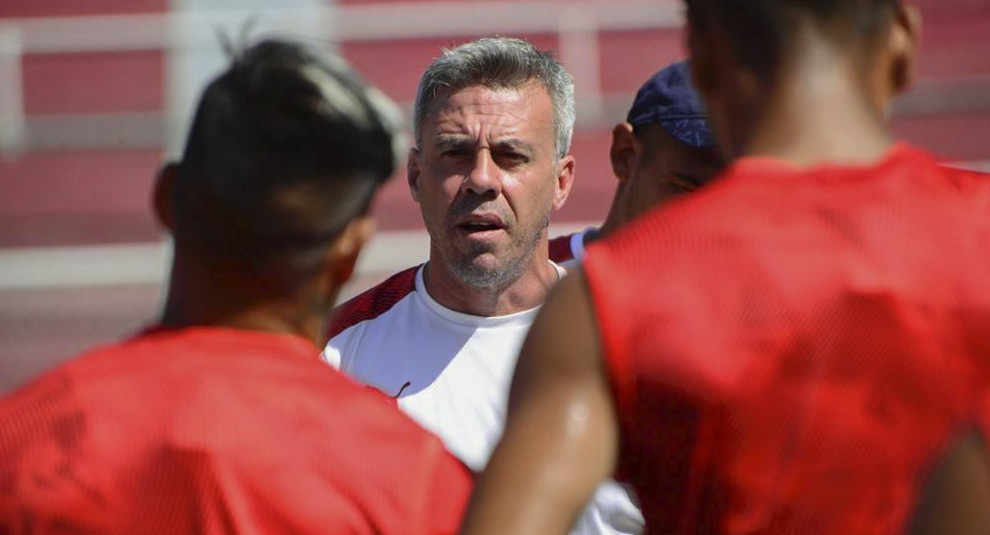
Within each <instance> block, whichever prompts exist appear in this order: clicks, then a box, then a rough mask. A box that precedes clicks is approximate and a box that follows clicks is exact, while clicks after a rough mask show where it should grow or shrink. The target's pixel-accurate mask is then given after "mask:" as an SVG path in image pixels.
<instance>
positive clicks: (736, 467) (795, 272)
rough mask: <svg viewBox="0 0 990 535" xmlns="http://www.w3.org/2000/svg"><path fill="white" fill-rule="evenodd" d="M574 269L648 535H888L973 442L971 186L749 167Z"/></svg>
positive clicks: (983, 222)
mask: <svg viewBox="0 0 990 535" xmlns="http://www.w3.org/2000/svg"><path fill="white" fill-rule="evenodd" d="M585 266H586V271H587V277H588V284H589V289H590V293H591V297H592V301H593V304H594V308H595V313H596V319H597V321H598V325H599V331H600V332H601V337H602V347H603V351H604V354H605V357H606V360H607V363H608V370H609V374H610V377H611V380H612V383H613V386H614V391H615V392H616V396H617V404H618V408H619V415H620V416H619V418H620V420H621V429H622V445H621V453H620V478H621V479H626V480H628V481H630V482H631V483H633V485H634V486H635V487H636V490H637V493H638V494H639V496H640V498H641V500H642V505H643V509H644V514H645V516H646V519H647V526H648V527H649V530H650V532H651V533H671V532H678V533H733V534H734V533H740V534H741V533H748V534H752V533H767V534H769V533H774V534H777V533H793V534H798V533H801V534H815V533H822V534H825V533H830V534H834V533H843V534H851V535H856V534H866V533H870V534H874V533H876V534H880V533H898V532H900V531H901V530H902V529H903V528H904V527H905V526H906V525H907V523H908V522H910V520H911V515H912V512H913V508H914V505H915V504H916V503H917V501H918V499H919V496H920V492H921V490H922V488H923V486H924V484H925V481H926V479H927V478H928V476H929V475H930V474H931V472H932V470H933V468H934V466H935V465H936V464H937V463H938V461H939V459H940V458H942V457H943V456H944V454H945V453H946V452H947V451H948V449H949V448H950V447H951V446H952V445H953V444H954V443H955V442H956V441H958V440H960V439H961V438H962V437H963V436H964V435H966V434H967V433H968V432H970V431H972V430H975V429H979V430H983V431H985V430H986V429H987V425H986V422H987V419H986V415H987V414H988V411H987V410H986V407H987V404H986V402H985V399H986V392H987V385H988V377H990V276H988V267H990V180H988V177H986V176H983V175H978V174H974V173H966V172H962V171H954V170H948V169H944V168H940V167H938V166H937V165H936V164H935V162H934V160H932V159H931V158H930V157H929V156H928V155H926V154H924V153H923V152H921V151H918V150H916V149H913V148H911V147H908V146H906V145H899V146H897V147H895V148H894V149H892V151H891V152H890V153H889V155H888V157H887V158H886V159H885V160H884V161H883V162H882V163H880V164H878V165H876V166H873V167H864V168H842V167H829V166H823V167H818V168H815V169H810V170H797V169H795V168H792V167H789V166H787V165H785V164H783V163H777V162H772V161H769V160H756V159H744V160H742V161H740V162H739V163H737V164H736V165H734V166H733V167H732V168H730V169H729V170H728V171H727V172H726V174H725V175H724V176H723V177H722V178H721V179H720V180H719V181H717V182H715V183H713V184H712V185H711V186H710V187H708V188H705V189H704V190H701V191H699V192H697V193H696V194H694V195H692V196H690V197H687V198H684V199H682V200H680V201H677V202H675V203H673V204H672V205H670V206H669V207H667V208H665V209H664V210H661V211H657V212H653V213H651V214H649V215H648V216H647V217H645V218H643V219H642V220H640V221H638V222H635V223H633V224H632V225H630V226H629V227H627V228H626V229H624V230H623V231H620V233H619V234H617V235H616V236H615V237H614V238H612V239H608V240H606V241H605V242H603V243H600V244H597V245H594V246H592V247H591V248H590V249H589V254H588V257H587V259H586V264H585Z"/></svg>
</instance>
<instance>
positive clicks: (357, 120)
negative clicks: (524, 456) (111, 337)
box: [0, 41, 470, 535]
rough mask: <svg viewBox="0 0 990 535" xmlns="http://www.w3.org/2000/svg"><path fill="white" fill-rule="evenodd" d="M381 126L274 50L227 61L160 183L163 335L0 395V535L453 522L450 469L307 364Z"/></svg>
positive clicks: (282, 46) (380, 100)
mask: <svg viewBox="0 0 990 535" xmlns="http://www.w3.org/2000/svg"><path fill="white" fill-rule="evenodd" d="M394 114H395V111H394V107H393V105H392V104H391V103H389V102H387V101H386V100H385V99H384V97H383V96H381V95H380V94H379V93H378V92H377V91H376V90H375V89H373V88H371V87H369V86H366V85H365V84H364V83H363V82H361V81H360V80H359V79H358V78H356V77H355V76H354V75H353V74H352V73H351V72H350V71H349V70H348V69H347V68H346V67H345V66H344V65H343V64H342V63H341V62H340V60H336V59H330V58H328V59H322V58H319V57H317V56H315V55H313V54H312V53H311V52H308V51H306V50H304V49H302V48H300V47H298V46H296V45H293V44H291V43H286V42H282V41H266V42H263V43H261V44H258V45H256V46H254V47H252V48H250V49H248V50H246V51H244V52H243V53H241V54H239V55H238V56H237V57H235V58H234V59H233V62H232V64H231V66H230V67H229V68H228V69H227V71H226V72H224V73H223V74H222V75H221V76H220V77H218V78H217V79H215V80H214V81H213V82H212V83H211V84H210V85H209V87H208V88H207V89H206V91H205V93H204V94H203V97H202V100H201V101H200V104H199V109H198V111H197V114H196V118H195V122H194V125H193V127H192V131H191V133H190V135H189V140H188V143H187V146H186V150H185V154H184V156H183V159H182V161H181V162H180V163H178V164H174V165H171V166H169V167H167V168H166V169H165V171H164V172H163V173H162V175H161V177H160V179H159V182H158V184H157V189H156V195H155V197H156V198H155V201H156V202H155V206H156V209H157V213H158V216H159V217H160V219H161V221H162V222H163V223H164V224H165V225H166V226H167V227H168V228H169V229H170V230H171V231H172V234H173V236H174V239H175V242H174V243H175V260H174V264H173V267H172V274H171V281H170V288H169V294H168V300H167V303H166V306H165V310H164V313H163V316H162V318H161V321H160V324H159V325H158V326H156V327H154V328H152V329H150V330H147V331H145V332H143V333H141V334H139V335H138V336H136V337H134V338H131V339H129V340H126V341H124V342H121V343H119V344H116V345H112V346H108V347H106V348H103V349H99V350H96V351H93V352H90V353H88V354H85V355H83V356H81V357H79V358H77V359H74V360H72V361H70V362H68V363H67V364H65V365H63V366H60V367H59V368H57V369H55V370H54V371H52V372H51V373H48V374H47V375H44V376H43V377H41V378H40V379H38V380H36V381H34V382H33V383H31V384H29V385H28V386H26V387H24V388H22V389H21V390H19V391H18V392H16V393H14V394H13V395H12V396H11V397H9V398H8V399H5V400H4V401H3V402H2V404H0V459H2V461H0V532H2V533H10V534H20V533H52V532H58V533H63V532H71V533H113V534H133V533H162V534H166V533H167V534H180V533H312V534H316V533H368V534H371V533H376V534H378V533H392V534H397V535H398V534H408V533H424V534H425V533H450V532H453V531H454V530H456V528H457V524H458V520H459V517H460V513H461V512H462V511H463V506H464V503H465V502H466V499H467V494H468V492H469V486H470V479H469V478H470V474H469V472H468V471H467V469H466V468H465V467H463V465H461V464H460V463H459V462H458V461H457V460H455V459H454V458H453V457H452V456H450V455H449V454H447V453H446V452H445V450H444V449H443V446H442V444H441V442H440V440H439V439H437V438H435V437H433V436H431V435H429V434H428V433H427V432H425V431H423V430H422V429H420V428H419V427H418V426H417V425H416V424H415V423H414V422H413V421H412V420H410V419H409V418H408V417H406V416H405V415H403V414H401V413H400V412H399V411H398V410H397V409H396V408H395V406H394V404H393V403H391V402H389V400H387V399H384V398H383V397H382V396H380V395H378V394H377V393H373V392H371V391H369V390H368V389H365V388H362V387H360V386H358V385H355V384H354V383H352V382H351V381H350V380H348V379H346V378H344V377H343V375H341V374H339V373H338V372H336V371H334V370H331V369H329V368H328V367H327V366H326V365H324V364H323V363H322V362H320V360H319V357H318V355H319V349H318V345H317V344H322V343H323V340H324V339H323V336H324V333H325V332H326V324H327V319H328V314H329V312H330V310H331V307H332V306H333V303H334V300H335V298H336V296H337V292H338V289H339V288H340V286H341V285H342V284H343V283H344V282H345V281H347V279H348V278H349V277H350V275H351V272H352V270H353V268H354V263H355V261H356V258H357V255H358V252H359V251H360V250H361V247H362V245H363V244H364V243H365V241H366V240H367V239H368V237H369V235H370V234H371V232H372V230H373V223H372V221H371V220H370V218H369V217H368V216H367V212H368V207H369V204H370V202H371V199H372V197H373V195H374V193H375V191H376V190H377V188H378V186H379V185H380V184H382V183H383V182H384V181H385V179H387V178H388V177H389V176H390V175H391V174H392V172H393V170H394V168H395V163H396V155H397V153H396V143H395V132H396V130H395V129H396V127H397V121H396V120H395V115H394Z"/></svg>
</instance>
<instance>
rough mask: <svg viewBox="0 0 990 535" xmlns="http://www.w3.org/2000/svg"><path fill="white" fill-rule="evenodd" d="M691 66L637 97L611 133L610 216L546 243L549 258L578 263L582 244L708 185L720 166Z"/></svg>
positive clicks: (677, 66)
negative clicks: (612, 184) (612, 185)
mask: <svg viewBox="0 0 990 535" xmlns="http://www.w3.org/2000/svg"><path fill="white" fill-rule="evenodd" d="M690 68H691V63H690V61H681V62H678V63H674V64H673V65H670V66H668V67H666V68H664V69H662V70H660V71H659V72H657V73H656V74H654V75H653V76H652V77H650V79H649V80H647V81H646V83H645V84H643V86H642V87H641V88H640V89H639V91H638V92H637V93H636V98H635V100H634V101H633V104H632V107H631V108H630V109H629V114H628V115H627V117H626V121H625V122H623V123H620V124H617V125H616V126H615V128H614V129H613V130H612V147H611V153H610V156H611V160H612V170H613V172H614V173H615V176H616V178H617V179H618V181H619V184H618V187H617V188H616V191H615V197H614V198H613V200H612V206H611V208H610V209H609V213H608V217H606V219H605V221H604V223H602V226H601V227H600V228H590V229H587V230H584V231H582V232H578V233H575V234H571V235H567V236H561V237H558V238H555V239H553V240H551V241H550V258H551V259H552V260H553V261H555V262H558V263H564V264H565V266H567V265H569V264H574V263H577V262H580V261H581V259H582V258H583V257H584V245H585V244H587V243H590V242H591V241H593V240H595V239H598V238H600V237H602V236H605V235H607V234H609V233H611V232H613V231H615V230H616V229H617V228H619V227H621V226H622V225H624V224H625V223H628V222H629V221H631V220H633V219H635V218H636V217H638V216H639V215H641V214H643V213H644V212H647V211H648V210H650V209H652V208H654V207H656V206H659V205H662V204H664V203H665V202H666V201H668V200H670V199H673V198H675V197H677V196H679V195H682V194H684V193H689V192H692V191H694V190H696V189H698V188H700V187H702V186H704V185H705V184H706V183H707V182H709V181H710V180H711V179H712V178H713V177H714V176H715V175H716V174H717V173H718V172H719V171H720V170H721V169H722V167H723V160H722V157H721V155H720V153H719V151H718V148H717V147H716V144H715V134H714V133H713V131H712V129H711V127H710V126H709V124H708V113H707V111H706V110H705V108H704V104H703V103H702V101H701V98H700V97H699V96H698V93H697V92H696V91H695V89H694V87H693V86H692V84H691V71H690Z"/></svg>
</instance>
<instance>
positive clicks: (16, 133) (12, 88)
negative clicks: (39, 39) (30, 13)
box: [0, 24, 27, 159]
mask: <svg viewBox="0 0 990 535" xmlns="http://www.w3.org/2000/svg"><path fill="white" fill-rule="evenodd" d="M22 51H23V43H22V41H21V33H20V31H19V30H18V28H17V27H16V26H13V25H10V24H0V157H2V158H5V159H7V158H16V157H17V156H18V155H19V154H20V153H21V152H22V151H23V150H24V149H25V146H26V145H27V143H26V139H25V137H26V135H25V120H24V77H23V72H22V69H21V61H22V56H23V53H22Z"/></svg>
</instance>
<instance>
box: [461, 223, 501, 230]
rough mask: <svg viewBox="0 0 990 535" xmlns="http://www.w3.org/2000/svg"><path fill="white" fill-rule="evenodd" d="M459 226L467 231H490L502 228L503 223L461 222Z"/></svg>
mask: <svg viewBox="0 0 990 535" xmlns="http://www.w3.org/2000/svg"><path fill="white" fill-rule="evenodd" d="M457 228H459V229H461V230H464V231H467V232H488V231H491V230H502V228H503V227H502V225H499V224H497V223H478V222H472V223H461V224H459V225H457Z"/></svg>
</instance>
